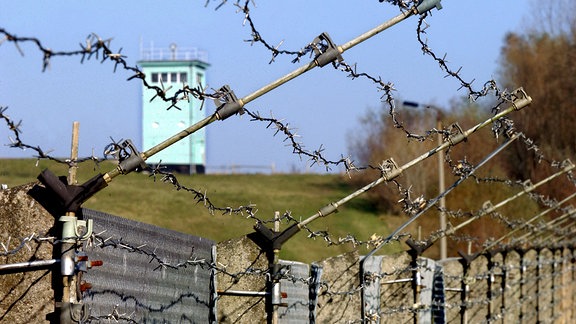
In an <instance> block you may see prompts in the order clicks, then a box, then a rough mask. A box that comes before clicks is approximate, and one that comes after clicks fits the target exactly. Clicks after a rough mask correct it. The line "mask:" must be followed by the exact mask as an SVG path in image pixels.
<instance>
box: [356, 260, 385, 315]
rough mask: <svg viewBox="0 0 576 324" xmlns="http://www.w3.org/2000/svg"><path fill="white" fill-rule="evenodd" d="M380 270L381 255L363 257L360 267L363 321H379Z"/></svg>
mask: <svg viewBox="0 0 576 324" xmlns="http://www.w3.org/2000/svg"><path fill="white" fill-rule="evenodd" d="M381 272H382V256H380V255H376V256H370V257H368V258H366V259H364V262H363V266H362V268H361V269H360V276H361V279H362V280H363V288H362V320H363V321H364V323H370V324H379V323H380V284H381V283H380V279H381V275H380V273H381Z"/></svg>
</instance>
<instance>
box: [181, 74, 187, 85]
mask: <svg viewBox="0 0 576 324" xmlns="http://www.w3.org/2000/svg"><path fill="white" fill-rule="evenodd" d="M180 83H188V73H186V72H180Z"/></svg>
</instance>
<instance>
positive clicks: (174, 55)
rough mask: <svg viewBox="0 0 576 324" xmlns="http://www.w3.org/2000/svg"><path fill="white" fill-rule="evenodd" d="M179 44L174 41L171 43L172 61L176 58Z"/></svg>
mask: <svg viewBox="0 0 576 324" xmlns="http://www.w3.org/2000/svg"><path fill="white" fill-rule="evenodd" d="M177 48H178V46H177V45H176V43H172V44H170V50H171V51H172V61H175V60H176V50H177Z"/></svg>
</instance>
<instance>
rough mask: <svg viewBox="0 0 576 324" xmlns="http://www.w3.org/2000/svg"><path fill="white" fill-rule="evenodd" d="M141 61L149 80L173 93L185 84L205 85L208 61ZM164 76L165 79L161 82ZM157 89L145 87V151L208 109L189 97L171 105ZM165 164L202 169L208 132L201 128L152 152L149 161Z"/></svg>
mask: <svg viewBox="0 0 576 324" xmlns="http://www.w3.org/2000/svg"><path fill="white" fill-rule="evenodd" d="M138 64H139V65H140V66H141V67H142V71H143V72H144V74H145V75H146V81H147V82H148V84H150V85H155V86H158V87H160V88H162V87H164V88H165V89H167V88H169V87H172V88H171V89H170V90H168V92H167V96H168V97H171V96H173V95H174V93H175V92H176V91H177V90H179V89H182V85H183V84H187V85H188V86H189V87H190V88H196V87H198V86H201V87H202V88H203V87H204V86H205V85H206V69H207V67H208V66H209V65H208V64H207V63H205V62H202V61H199V60H158V61H152V60H151V61H140V62H138ZM160 79H162V83H161V82H160ZM154 95H156V91H154V90H151V89H147V88H146V87H144V86H143V87H142V149H143V151H146V150H148V149H149V148H151V147H153V146H155V145H157V144H159V143H161V142H163V141H164V140H166V139H167V138H169V137H171V136H172V135H174V134H176V133H178V132H179V131H181V130H183V129H184V128H186V127H188V126H190V125H192V124H194V123H196V122H198V121H200V120H202V119H204V118H205V117H206V113H205V111H206V110H205V109H202V110H201V109H200V108H201V101H199V100H198V99H195V98H193V97H190V100H189V101H186V100H181V101H179V102H178V103H177V104H176V106H177V107H178V108H179V109H178V108H176V107H172V108H170V109H168V107H170V105H171V103H170V102H165V101H163V100H162V99H160V98H155V99H154V100H152V101H150V100H151V99H152V97H154ZM160 161H161V164H162V165H167V166H170V165H177V166H190V172H191V173H194V172H195V171H194V170H198V169H199V168H198V167H199V166H200V169H201V170H203V169H204V166H205V164H206V133H205V131H204V129H200V130H199V131H197V132H195V133H194V134H192V135H189V136H188V137H186V138H185V139H183V140H181V141H179V142H177V143H175V144H173V145H172V146H170V147H168V148H166V149H165V150H163V151H161V152H159V153H157V154H155V155H154V156H152V157H151V158H150V159H149V160H148V163H150V164H158V163H160Z"/></svg>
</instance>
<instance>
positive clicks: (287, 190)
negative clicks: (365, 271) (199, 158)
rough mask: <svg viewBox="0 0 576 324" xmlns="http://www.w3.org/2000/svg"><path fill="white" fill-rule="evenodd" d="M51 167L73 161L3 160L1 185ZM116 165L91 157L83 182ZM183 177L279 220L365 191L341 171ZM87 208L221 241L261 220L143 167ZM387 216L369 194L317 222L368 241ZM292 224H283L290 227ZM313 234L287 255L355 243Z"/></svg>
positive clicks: (319, 253)
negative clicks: (202, 198) (229, 210)
mask: <svg viewBox="0 0 576 324" xmlns="http://www.w3.org/2000/svg"><path fill="white" fill-rule="evenodd" d="M47 167H48V168H49V169H50V170H51V171H52V172H54V173H55V174H57V175H66V174H67V172H68V171H67V168H66V166H62V165H56V164H54V163H52V162H50V161H38V163H37V161H36V160H20V159H3V160H0V183H4V184H7V185H8V186H10V187H14V186H17V185H21V184H25V183H28V182H31V181H35V179H36V177H37V175H38V174H39V173H40V172H41V171H42V170H43V169H44V168H47ZM112 168H114V166H113V165H112V164H111V163H102V164H101V165H100V166H99V170H95V166H94V164H92V163H91V162H87V163H83V164H82V165H80V167H79V171H78V172H79V176H78V177H79V182H83V181H85V180H86V179H88V178H90V177H92V176H94V175H95V174H97V172H102V173H105V172H108V171H110V170H111V169H112ZM177 178H178V180H179V181H180V183H181V184H182V185H183V186H186V187H189V188H194V189H195V190H198V191H201V192H206V194H207V196H208V198H209V199H210V200H211V201H212V202H213V203H214V205H216V206H218V207H233V208H236V207H238V206H246V205H248V204H255V205H256V207H257V209H258V212H257V214H256V216H257V217H258V218H260V219H263V220H270V219H272V218H273V216H274V212H275V211H279V212H280V213H281V214H283V213H284V212H286V211H290V212H291V213H292V216H293V217H295V218H297V219H306V218H308V217H310V216H312V215H313V214H315V213H316V211H317V210H318V209H320V208H321V207H323V206H324V205H326V204H328V203H330V202H333V201H337V200H339V199H340V198H342V197H344V196H347V195H348V194H350V193H351V192H353V191H355V190H356V189H357V188H355V187H352V186H351V185H349V183H348V182H347V178H346V177H342V176H340V175H334V174H328V175H319V174H290V175H288V174H283V175H261V174H241V175H194V176H185V175H178V176H177ZM83 206H84V207H86V208H91V209H95V210H99V211H102V212H106V213H110V214H114V215H118V216H122V217H126V218H130V219H134V220H138V221H141V222H145V223H149V224H154V225H157V226H161V227H164V228H169V229H172V230H176V231H179V232H184V233H188V234H192V235H196V236H201V237H205V238H209V239H212V240H214V241H217V242H218V241H223V240H227V239H231V238H236V237H240V236H243V235H246V234H248V233H250V232H252V231H253V229H252V227H253V226H254V224H255V221H254V220H253V219H247V218H246V215H244V216H242V215H229V214H226V215H223V214H222V213H218V212H216V213H215V214H214V215H211V214H210V213H209V211H208V210H207V209H206V208H205V207H204V206H203V204H202V203H200V204H199V203H197V202H196V200H195V199H194V195H193V194H192V193H190V192H186V191H183V190H180V191H177V190H175V188H174V187H173V186H172V185H171V184H167V183H163V182H161V181H160V179H158V178H157V179H156V181H154V179H153V178H152V177H149V176H147V175H145V174H140V173H132V174H129V175H125V176H119V177H116V178H115V179H114V180H113V181H112V182H111V183H110V185H109V186H108V187H107V188H105V189H104V190H102V191H100V192H99V193H97V194H96V195H95V196H93V197H92V198H90V199H89V200H88V201H87V202H85V203H84V205H83ZM385 219H386V218H385V217H384V216H383V215H381V214H379V213H378V212H377V211H376V210H375V209H374V208H373V206H372V205H371V204H370V203H369V202H368V201H367V200H365V199H364V198H362V197H359V198H356V199H354V200H352V201H351V202H349V203H348V204H346V205H344V206H341V207H340V208H339V211H338V212H337V213H335V214H331V215H329V216H328V217H324V218H321V219H318V220H316V221H314V222H312V223H311V224H310V225H309V227H310V228H311V229H312V230H315V231H318V230H327V231H328V232H329V233H330V234H331V237H332V238H333V239H335V240H337V239H338V237H345V236H346V235H347V234H352V235H354V236H355V237H356V238H358V239H360V240H363V241H365V240H368V239H369V238H370V236H371V235H372V234H373V233H377V234H380V235H386V234H388V233H389V232H390V228H388V226H387V224H386V222H385V221H384V220H385ZM269 226H272V225H269ZM286 226H287V225H286V224H285V223H283V224H282V229H283V228H286ZM307 234H308V233H307V232H305V231H301V232H300V233H298V234H297V235H296V236H295V237H293V238H292V239H290V240H289V241H287V242H286V243H285V244H284V246H283V249H282V252H281V257H282V258H284V259H289V260H297V261H303V262H311V261H317V260H322V259H324V258H327V257H329V256H334V255H338V254H341V253H344V252H347V251H350V250H353V249H354V247H353V246H352V245H351V244H349V243H347V244H343V245H339V246H330V247H328V246H327V244H326V242H325V241H324V240H322V239H320V238H318V239H316V240H312V239H309V238H307ZM391 249H399V247H398V246H391V247H390V249H388V251H391ZM366 252H367V250H366V249H365V248H361V250H360V253H366Z"/></svg>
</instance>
